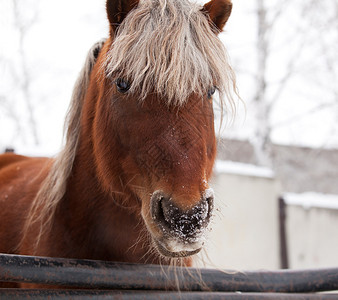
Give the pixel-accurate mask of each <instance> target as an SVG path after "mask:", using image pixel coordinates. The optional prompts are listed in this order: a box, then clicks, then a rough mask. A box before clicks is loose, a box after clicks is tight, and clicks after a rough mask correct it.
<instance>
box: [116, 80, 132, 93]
mask: <svg viewBox="0 0 338 300" xmlns="http://www.w3.org/2000/svg"><path fill="white" fill-rule="evenodd" d="M116 87H117V90H118V91H119V92H120V93H126V92H128V90H129V89H130V83H129V82H128V81H126V80H124V79H122V78H118V79H116Z"/></svg>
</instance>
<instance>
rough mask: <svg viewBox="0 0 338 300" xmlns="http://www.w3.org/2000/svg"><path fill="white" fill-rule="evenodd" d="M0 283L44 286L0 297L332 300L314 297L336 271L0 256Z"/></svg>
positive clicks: (329, 286)
mask: <svg viewBox="0 0 338 300" xmlns="http://www.w3.org/2000/svg"><path fill="white" fill-rule="evenodd" d="M0 282H12V283H13V282H14V283H33V284H40V285H41V284H43V285H46V287H47V288H46V289H41V290H36V289H0V299H26V298H27V297H31V298H33V299H46V298H47V297H49V298H50V299H66V298H72V299H78V298H79V299H224V297H225V296H226V299H230V300H231V299H338V294H323V293H318V292H324V291H335V290H338V268H331V269H318V270H281V271H245V272H244V271H243V272H235V271H222V270H213V269H194V268H181V267H167V266H158V265H139V264H129V263H117V262H104V261H93V260H78V259H62V258H46V257H33V256H20V255H8V254H0ZM48 285H49V286H52V287H55V286H60V287H61V288H62V287H63V289H61V290H54V289H48ZM309 293H314V294H309Z"/></svg>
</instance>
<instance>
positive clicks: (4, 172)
mask: <svg viewBox="0 0 338 300" xmlns="http://www.w3.org/2000/svg"><path fill="white" fill-rule="evenodd" d="M51 161H52V160H51V159H50V158H46V157H29V156H23V155H17V154H14V153H4V154H1V155H0V178H1V177H4V178H7V179H10V178H12V177H18V176H19V177H21V176H20V173H24V174H26V173H27V174H26V175H28V174H30V175H33V173H39V171H42V170H43V169H46V170H47V169H48V168H45V166H47V165H48V163H49V162H51ZM18 171H20V172H18Z"/></svg>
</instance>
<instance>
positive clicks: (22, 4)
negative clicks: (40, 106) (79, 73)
mask: <svg viewBox="0 0 338 300" xmlns="http://www.w3.org/2000/svg"><path fill="white" fill-rule="evenodd" d="M3 4H5V5H6V7H5V8H6V12H7V13H8V15H7V18H6V19H7V22H6V24H5V26H6V28H3V31H4V32H5V33H6V34H7V35H10V36H11V37H12V39H11V41H12V42H13V45H11V47H12V48H11V50H12V51H10V52H9V51H8V52H7V53H1V57H0V66H1V71H2V72H4V74H3V76H2V77H3V82H2V85H1V88H0V107H1V110H0V112H1V115H2V118H1V119H2V121H3V122H6V123H5V125H4V124H2V127H4V130H6V129H9V128H11V129H12V130H11V132H12V137H11V139H12V140H13V139H22V140H23V141H24V142H25V143H28V140H32V141H33V143H34V144H38V143H39V136H38V131H37V123H36V117H35V113H34V105H35V103H34V101H33V98H32V95H31V84H32V81H33V80H34V79H33V78H32V77H33V76H32V74H31V70H30V66H29V62H28V58H27V54H26V48H25V43H26V39H27V36H28V35H29V33H30V31H31V29H32V27H33V26H34V25H35V24H36V22H37V19H38V0H34V1H23V0H10V1H6V2H4V3H3ZM14 45H15V46H14ZM13 49H15V50H14V51H13ZM2 142H3V141H2ZM6 143H8V140H7V141H6Z"/></svg>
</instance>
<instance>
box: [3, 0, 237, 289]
mask: <svg viewBox="0 0 338 300" xmlns="http://www.w3.org/2000/svg"><path fill="white" fill-rule="evenodd" d="M231 9H232V3H231V1H230V0H211V1H210V2H208V3H206V4H205V5H204V6H200V5H198V4H196V3H190V2H188V0H179V1H178V0H139V1H136V0H107V2H106V11H107V17H108V21H109V36H108V38H106V39H104V40H102V41H100V42H98V43H96V44H95V45H94V46H93V47H92V48H91V49H90V51H89V53H88V55H87V58H86V62H85V65H84V67H83V69H82V71H81V72H80V74H79V77H78V80H77V82H76V84H75V87H74V90H73V95H72V99H71V103H70V107H69V111H68V113H67V117H66V122H65V143H64V147H63V149H62V150H61V152H60V153H59V154H57V155H56V156H55V157H53V158H45V157H27V156H22V155H17V154H14V153H5V154H2V155H1V156H0V252H1V253H8V254H21V255H38V256H47V257H64V258H78V259H95V260H108V261H119V262H130V263H154V264H170V261H171V260H172V259H177V260H180V261H181V262H182V263H183V264H184V265H186V266H190V265H191V263H192V256H193V255H194V254H196V253H198V252H199V251H200V250H201V248H203V245H204V243H205V237H206V232H207V230H208V224H209V223H210V219H211V217H212V211H213V202H214V193H213V191H212V189H211V188H210V186H209V180H210V177H211V175H212V169H213V165H214V161H215V156H216V138H215V128H214V112H213V94H214V93H215V91H216V90H218V93H219V98H220V99H221V100H220V101H221V103H223V105H222V106H226V107H228V106H229V107H230V106H232V104H233V103H234V100H233V92H234V89H233V87H234V86H235V79H234V73H233V71H232V69H231V67H230V64H229V62H228V58H227V54H226V50H225V48H224V46H223V44H222V42H221V41H220V40H219V37H218V34H219V33H220V32H221V31H222V30H223V27H224V26H225V25H226V23H227V20H228V18H229V16H230V14H231ZM4 286H7V287H8V286H9V285H8V284H7V285H6V284H4V283H2V287H4Z"/></svg>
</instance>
